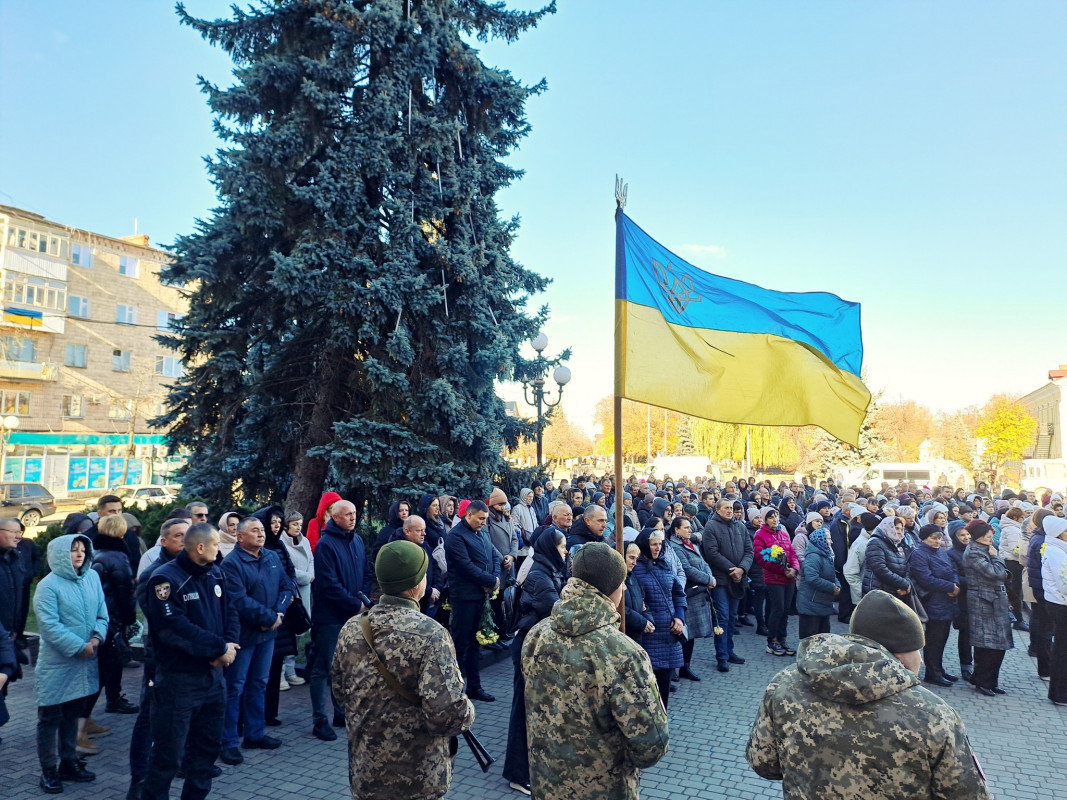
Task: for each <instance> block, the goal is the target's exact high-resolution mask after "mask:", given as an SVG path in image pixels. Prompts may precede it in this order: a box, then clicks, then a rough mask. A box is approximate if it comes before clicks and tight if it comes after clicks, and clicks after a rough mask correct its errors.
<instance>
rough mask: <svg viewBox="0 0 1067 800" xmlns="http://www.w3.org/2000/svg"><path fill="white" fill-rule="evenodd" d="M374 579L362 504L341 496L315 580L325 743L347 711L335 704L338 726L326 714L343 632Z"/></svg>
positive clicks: (318, 725) (316, 714)
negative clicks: (359, 513)
mask: <svg viewBox="0 0 1067 800" xmlns="http://www.w3.org/2000/svg"><path fill="white" fill-rule="evenodd" d="M373 580H374V573H373V565H372V564H371V563H370V561H369V559H368V558H367V554H366V552H365V551H364V549H363V540H362V539H361V538H359V536H357V535H356V507H355V506H354V505H352V504H351V503H350V502H348V501H347V500H339V501H337V502H336V503H334V504H333V505H332V506H331V507H330V519H329V521H328V522H327V523H326V527H325V528H323V529H322V533H321V535H320V537H319V543H318V546H317V547H316V548H315V580H314V581H312V582H311V600H312V602H311V608H312V618H311V642H312V656H311V664H310V667H311V670H310V672H311V675H310V678H311V680H310V684H311V714H312V722H313V725H314V727H313V729H312V733H314V734H315V736H317V737H318V738H319V739H322V740H323V741H325V742H331V741H333V740H334V739H336V738H337V734H336V733H334V732H333V727H339V728H340V727H344V724H345V723H344V714H343V712H342V711H341V710H340V707H339V706H338V705H337V703H336V702H334V703H333V727H331V725H330V720H329V719H327V718H326V694H327V692H328V690H329V687H330V669H331V666H332V664H333V654H334V650H336V649H337V636H338V634H340V632H341V628H342V627H344V624H345V623H346V622H348V620H349V619H351V618H352V617H354V616H356V614H359V613H360V612H361V611H363V610H364V609H365V608H366V606H365V605H364V604H365V603H366V597H367V592H369V591H370V588H371V586H372V582H373Z"/></svg>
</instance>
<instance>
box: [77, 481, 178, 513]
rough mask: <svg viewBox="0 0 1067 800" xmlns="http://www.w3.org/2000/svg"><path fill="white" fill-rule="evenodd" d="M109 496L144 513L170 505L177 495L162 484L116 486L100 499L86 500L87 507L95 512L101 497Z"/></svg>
mask: <svg viewBox="0 0 1067 800" xmlns="http://www.w3.org/2000/svg"><path fill="white" fill-rule="evenodd" d="M108 494H113V495H115V497H117V498H119V499H120V500H121V501H122V503H123V505H125V506H136V507H137V508H139V509H140V510H141V511H144V510H145V509H146V508H148V506H149V505H162V504H164V503H170V502H171V501H173V500H174V498H175V497H176V495H174V494H172V493H171V492H170V490H169V489H167V487H166V486H163V485H161V484H158V483H134V484H130V485H129V486H116V487H115V488H114V489H108V490H107V491H106V492H104V494H102V495H100V496H99V497H91V498H89V499H88V500H86V502H85V505H86V507H87V508H91V509H92V510H93V511H95V510H96V504H97V502H98V501H99V499H100V497H103V496H104V495H108Z"/></svg>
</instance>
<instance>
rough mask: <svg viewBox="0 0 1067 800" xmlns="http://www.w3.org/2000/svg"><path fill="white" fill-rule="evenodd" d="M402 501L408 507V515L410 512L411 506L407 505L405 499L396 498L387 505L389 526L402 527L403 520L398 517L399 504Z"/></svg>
mask: <svg viewBox="0 0 1067 800" xmlns="http://www.w3.org/2000/svg"><path fill="white" fill-rule="evenodd" d="M401 503H404V504H405V505H407V507H408V515H409V516H410V514H411V506H410V505H408V502H407V500H397V501H396V502H395V503H393V504H392V505H391V506H389V527H390V528H399V527H402V526H403V524H404V521H403V520H402V519H400V504H401Z"/></svg>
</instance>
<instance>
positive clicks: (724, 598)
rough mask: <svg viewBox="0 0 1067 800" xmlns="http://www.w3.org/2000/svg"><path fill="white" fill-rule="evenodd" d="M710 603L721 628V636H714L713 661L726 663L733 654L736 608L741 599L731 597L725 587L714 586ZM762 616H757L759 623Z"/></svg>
mask: <svg viewBox="0 0 1067 800" xmlns="http://www.w3.org/2000/svg"><path fill="white" fill-rule="evenodd" d="M711 602H712V604H714V606H715V618H716V621H717V622H718V623H719V627H720V628H722V633H721V634H718V633H717V634H715V659H716V661H726V660H727V659H728V658H729V657H730V656H732V655H733V654H734V633H736V626H737V607H738V606H739V605H740V604H741V599H740V598H738V597H733V596H731V594H730V590H729V589H728V588H727V587H725V586H716V587H715V588H714V589H712V590H711ZM761 616H762V615H757V617H756V619H757V621H759V622H762V621H763V620H761V619H760V617H761Z"/></svg>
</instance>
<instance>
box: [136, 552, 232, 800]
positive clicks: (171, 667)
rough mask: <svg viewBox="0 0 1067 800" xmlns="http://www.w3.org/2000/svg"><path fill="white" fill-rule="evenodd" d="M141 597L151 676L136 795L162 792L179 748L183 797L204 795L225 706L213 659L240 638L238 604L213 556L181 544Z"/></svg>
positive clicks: (150, 798)
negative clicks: (193, 554) (147, 746)
mask: <svg viewBox="0 0 1067 800" xmlns="http://www.w3.org/2000/svg"><path fill="white" fill-rule="evenodd" d="M145 605H146V607H147V613H148V631H149V635H150V636H151V639H152V647H153V649H154V651H155V657H156V677H155V685H154V686H153V687H152V700H153V704H152V739H153V748H152V766H151V767H150V769H149V771H148V776H147V777H146V778H145V781H144V784H142V787H141V797H142V798H143V800H166V798H167V797H168V796H169V791H170V784H171V781H172V780H174V775H175V774H176V773H177V771H178V764H179V762H180V761H181V759H182V754H183V752H184V753H185V757H186V761H185V785H184V787H183V788H182V795H181V796H182V800H203V798H205V797H207V795H208V792H210V791H211V768H212V765H213V764H214V763H215V759H216V758H218V755H219V751H220V749H221V741H222V725H223V719H224V716H225V713H226V684H225V681H224V680H223V675H222V667H212V666H211V662H212V661H214V660H215V659H217V658H218V657H219V656H221V655H223V654H225V652H226V645H227V642H236V641H238V637H239V636H240V630H241V628H240V623H239V622H238V620H237V610H236V609H235V608H233V607H232V606H231V604H230V602H229V596H228V594H227V593H226V592H225V591H224V581H223V577H222V573H221V572H220V571H219V569H218V568H217V567H216V566H215V564H208V565H205V566H201V565H199V564H197V563H195V562H194V561H193V560H192V559H191V558H189V555H188V553H186V552H185V551H182V552H181V553H178V556H177V558H175V559H174V560H173V561H171V562H169V563H167V564H164V565H163V566H161V567H160V568H159V569H157V570H156V571H155V572H154V573H153V574H152V577H151V578H149V580H148V586H147V587H146V592H145ZM187 739H188V741H187Z"/></svg>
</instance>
